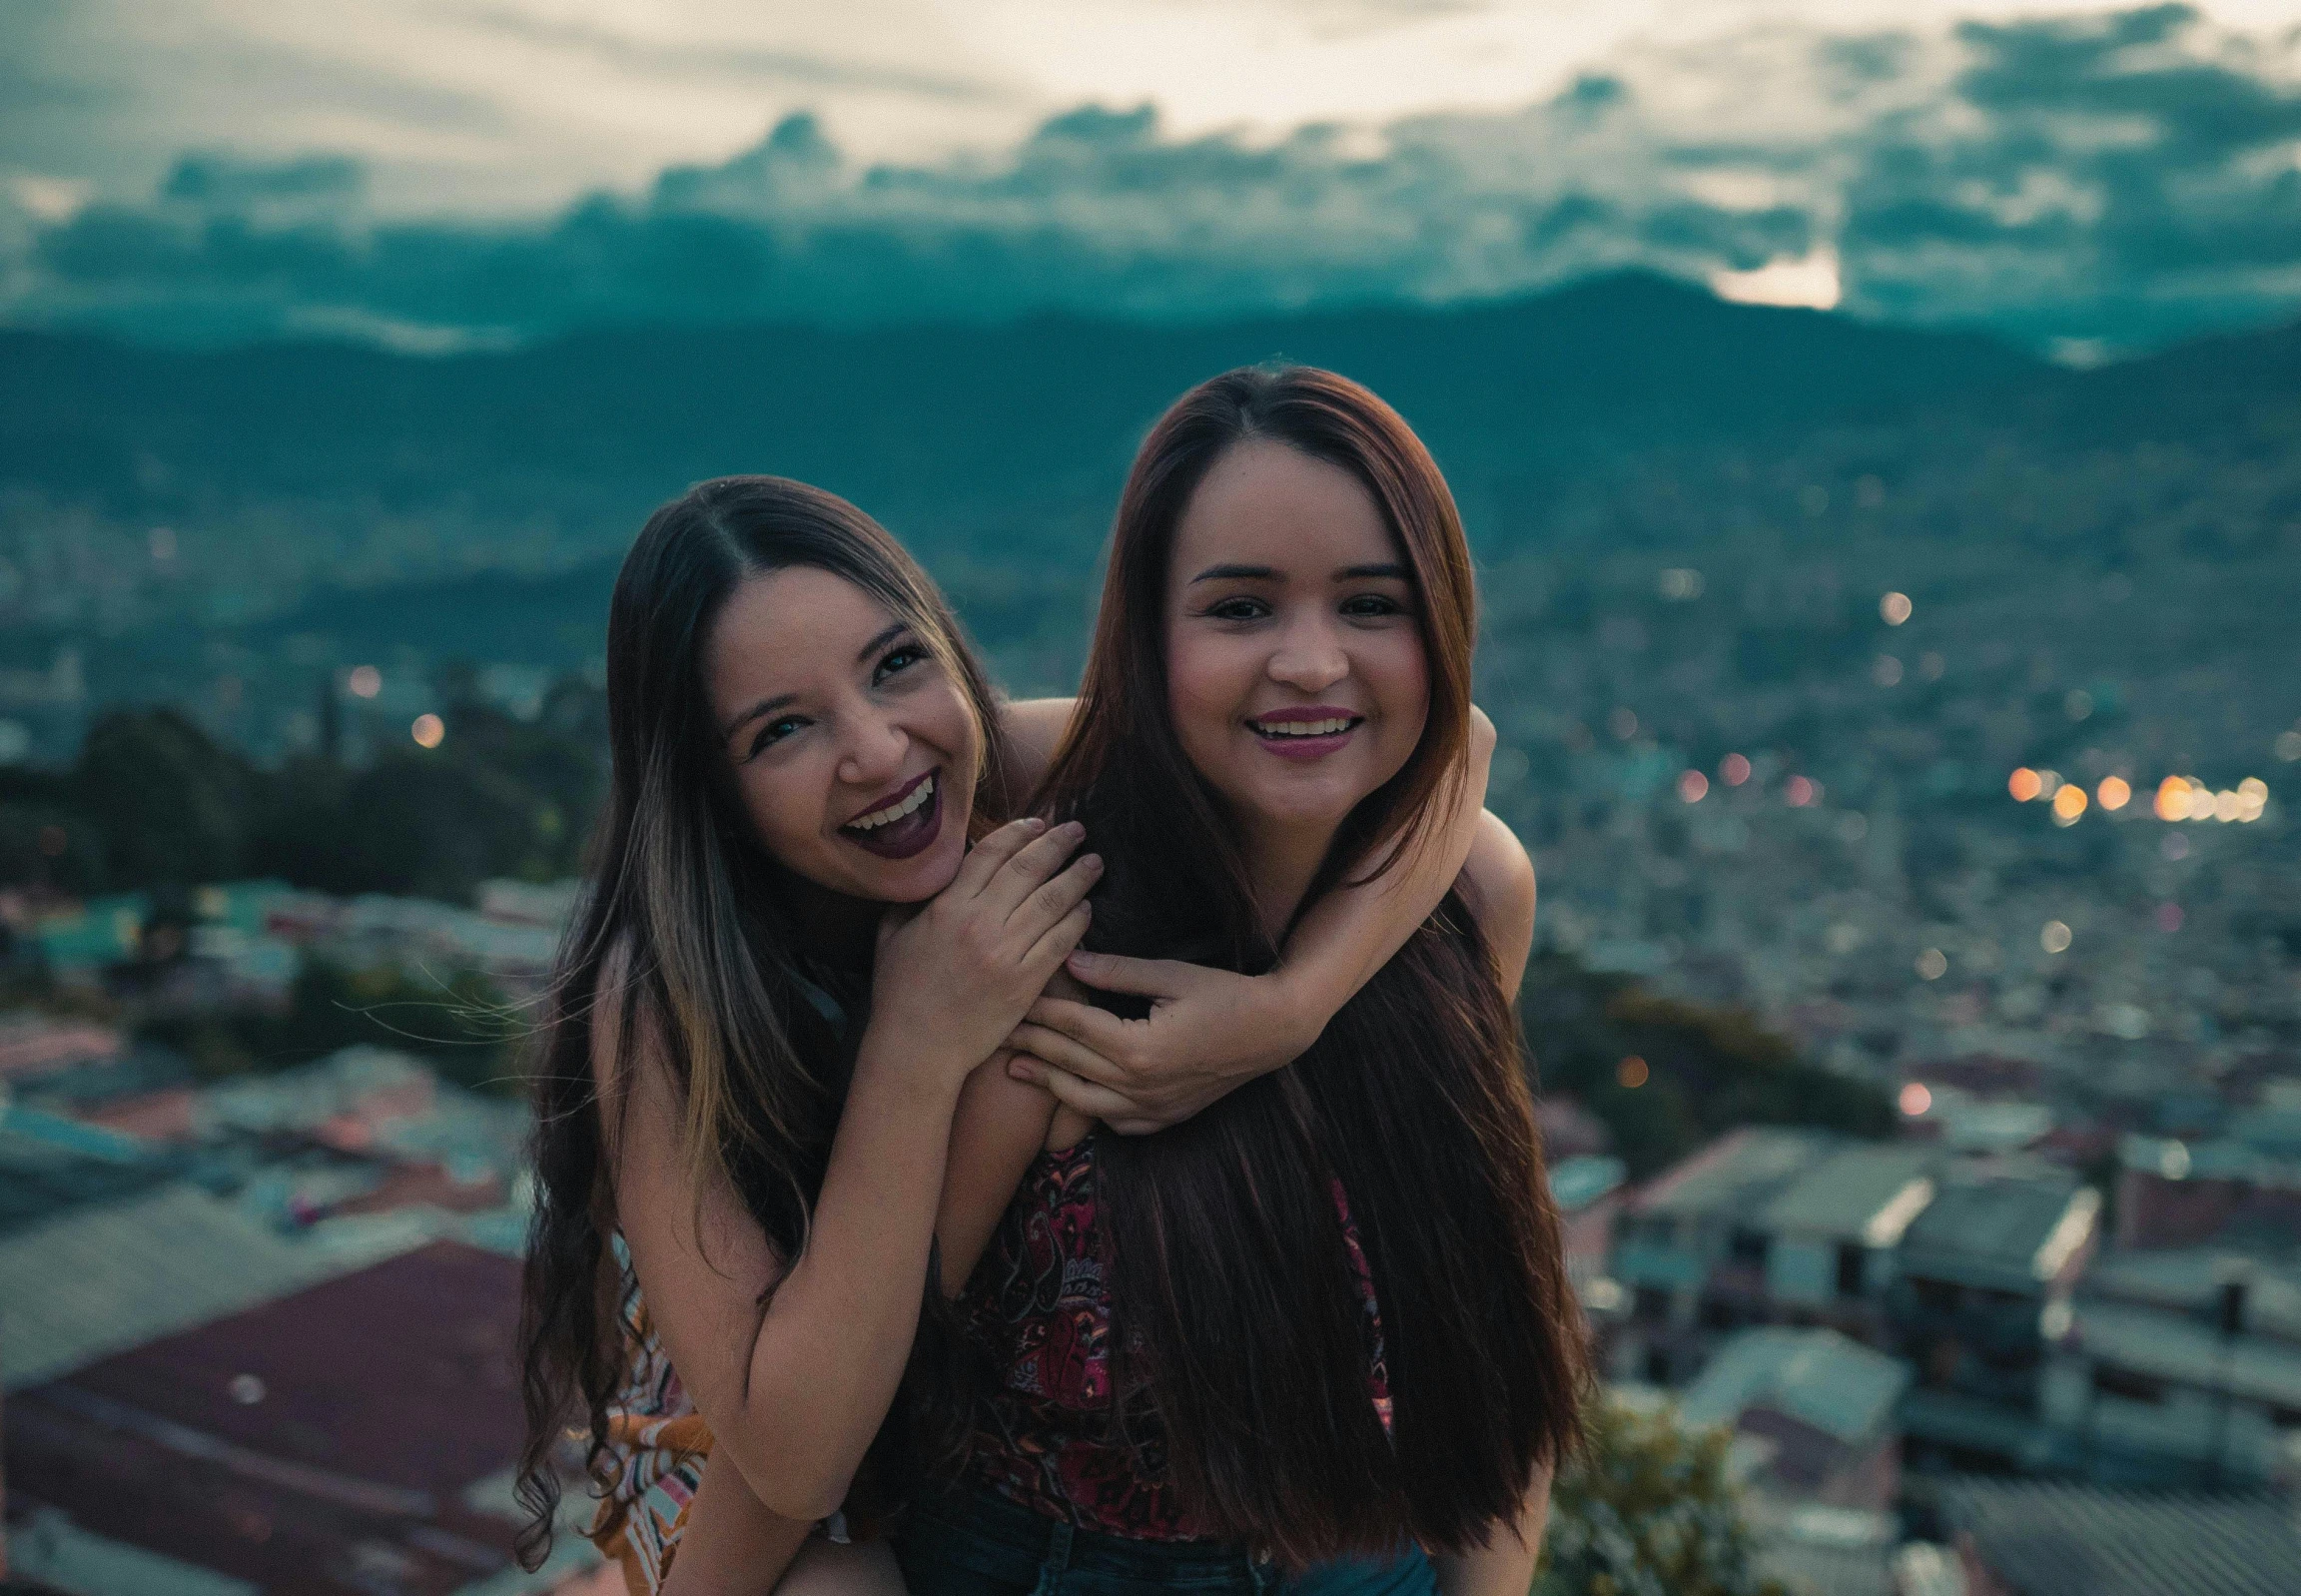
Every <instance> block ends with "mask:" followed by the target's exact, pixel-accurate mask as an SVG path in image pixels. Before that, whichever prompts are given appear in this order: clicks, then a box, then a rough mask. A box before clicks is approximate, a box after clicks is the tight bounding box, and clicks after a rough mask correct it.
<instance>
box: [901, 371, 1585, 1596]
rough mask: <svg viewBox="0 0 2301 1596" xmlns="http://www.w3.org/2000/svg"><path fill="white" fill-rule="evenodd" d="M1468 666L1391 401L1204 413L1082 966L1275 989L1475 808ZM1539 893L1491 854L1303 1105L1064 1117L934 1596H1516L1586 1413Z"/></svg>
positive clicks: (1073, 783) (1148, 634)
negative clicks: (1549, 1123) (1289, 967)
mask: <svg viewBox="0 0 2301 1596" xmlns="http://www.w3.org/2000/svg"><path fill="white" fill-rule="evenodd" d="M1475 632H1476V595H1475V588H1474V582H1473V578H1472V571H1471V565H1470V559H1469V553H1468V549H1467V546H1466V544H1465V542H1464V540H1463V536H1462V530H1461V524H1460V520H1459V518H1458V516H1457V514H1456V511H1455V508H1454V504H1453V500H1452V497H1451V495H1450V494H1449V493H1448V492H1447V490H1446V486H1445V482H1444V480H1443V478H1442V477H1441V476H1440V474H1439V472H1438V469H1437V466H1436V464H1435V463H1434V462H1433V461H1432V460H1431V458H1430V456H1429V454H1428V452H1427V451H1426V450H1425V449H1424V448H1423V447H1422V445H1421V443H1420V441H1419V440H1418V439H1416V438H1415V436H1414V434H1413V432H1412V431H1411V430H1410V429H1409V428H1408V427H1407V426H1406V424H1405V422H1404V421H1403V420H1401V419H1400V418H1399V417H1398V415H1397V414H1396V413H1395V412H1394V411H1392V410H1391V409H1390V408H1389V407H1388V406H1387V405H1385V404H1384V403H1382V401H1381V400H1380V399H1377V398H1375V397H1374V396H1373V395H1372V394H1370V393H1368V392H1367V391H1366V390H1365V389H1363V388H1360V387H1359V386H1357V385H1356V384H1354V383H1350V382H1348V381H1347V380H1345V379H1342V378H1339V377H1336V376H1334V375H1333V374H1331V373H1325V372H1319V371H1314V370H1309V369H1304V368H1288V369H1281V370H1263V369H1253V370H1244V371H1238V372H1232V373H1229V374H1227V375H1225V376H1223V377H1220V378H1216V379H1214V380H1213V381H1211V382H1209V383H1206V384H1203V385H1201V386H1200V387H1199V388H1197V389H1195V390H1193V391H1192V392H1191V393H1189V394H1187V395H1185V396H1184V397H1183V398H1182V399H1180V400H1178V401H1177V402H1176V403H1175V404H1174V406H1173V407H1172V408H1171V409H1169V410H1168V411H1167V413H1166V415H1165V416H1164V417H1163V418H1162V419H1161V420H1160V421H1159V422H1158V424H1157V426H1156V427H1155V428H1153V429H1152V431H1151V435H1150V437H1149V439H1148V440H1147V441H1146V442H1145V444H1144V445H1143V448H1142V451H1141V452H1140V454H1139V455H1138V456H1137V459H1136V463H1135V467H1134V471H1133V474H1132V476H1131V478H1130V480H1129V482H1128V485H1127V490H1126V494H1125V496H1124V498H1123V499H1122V501H1121V504H1120V508H1119V513H1118V518H1117V521H1116V526H1115V530H1114V532H1113V535H1112V547H1111V554H1110V568H1109V575H1108V577H1107V580H1106V583H1105V588H1104V597H1103V605H1102V610H1101V614H1100V617H1099V620H1098V624H1097V630H1096V635H1095V643H1094V648H1093V652H1092V654H1091V656H1090V659H1089V663H1088V667H1087V673H1086V679H1085V682H1084V684H1083V686H1082V688H1081V693H1080V697H1079V701H1078V706H1077V709H1076V711H1075V713H1074V715H1073V719H1072V723H1071V730H1070V734H1069V736H1068V738H1067V740H1066V741H1065V743H1064V745H1063V747H1062V749H1061V750H1060V752H1059V753H1058V754H1057V756H1056V759H1055V762H1054V765H1053V767H1052V769H1051V770H1050V772H1049V775H1048V778H1047V781H1046V784H1045V786H1044V787H1043V789H1042V792H1041V795H1040V796H1039V798H1037V799H1036V800H1035V801H1034V808H1035V809H1037V810H1039V811H1040V812H1042V813H1044V814H1046V815H1048V816H1049V817H1050V818H1053V819H1061V820H1078V821H1083V822H1084V823H1085V824H1086V825H1087V826H1088V827H1089V829H1090V831H1091V833H1092V834H1093V835H1094V837H1095V839H1096V844H1097V847H1098V848H1099V850H1101V851H1102V853H1103V854H1104V856H1105V857H1106V858H1107V859H1108V860H1109V861H1110V863H1109V867H1108V869H1107V871H1106V874H1105V876H1104V879H1103V881H1102V882H1101V883H1100V884H1099V885H1098V887H1097V888H1096V889H1095V892H1094V895H1093V897H1092V900H1091V901H1092V903H1093V905H1094V909H1095V916H1094V923H1093V925H1092V926H1091V928H1090V930H1089V933H1088V942H1089V945H1090V946H1093V947H1097V948H1100V949H1104V950H1106V951H1114V952H1122V953H1127V954H1132V955H1137V956H1150V957H1159V958H1180V959H1188V960H1192V961H1195V962H1198V963H1201V964H1207V965H1213V966H1218V967H1222V968H1227V969H1231V970H1235V971H1240V972H1246V973H1251V972H1254V971H1257V970H1264V969H1268V968H1269V967H1270V965H1271V963H1272V961H1273V959H1274V957H1275V955H1276V950H1277V949H1278V947H1279V946H1280V945H1281V943H1282V942H1283V940H1284V939H1285V937H1286V935H1287V933H1288V930H1289V928H1291V927H1293V926H1295V925H1297V924H1298V923H1299V922H1300V920H1301V917H1302V916H1303V915H1304V914H1306V913H1309V912H1311V911H1312V909H1313V908H1314V906H1316V905H1318V904H1319V903H1321V902H1323V901H1327V900H1328V899H1329V897H1330V895H1331V894H1332V893H1333V892H1334V891H1335V890H1336V889H1337V888H1340V887H1343V886H1344V885H1345V884H1346V883H1350V882H1353V881H1362V880H1364V879H1365V878H1366V877H1367V876H1368V875H1370V874H1378V873H1379V872H1380V871H1381V870H1382V869H1384V868H1386V866H1387V865H1388V864H1390V863H1392V862H1394V861H1395V859H1396V858H1397V857H1399V856H1398V854H1397V853H1396V852H1395V851H1394V847H1395V845H1396V844H1397V843H1398V841H1399V840H1400V839H1401V838H1410V837H1411V836H1412V835H1413V834H1414V832H1415V830H1416V828H1417V826H1418V825H1419V823H1420V821H1421V819H1422V817H1423V815H1424V814H1425V813H1426V812H1427V811H1429V810H1431V809H1432V808H1433V807H1434V806H1440V805H1443V804H1444V803H1446V802H1447V801H1448V799H1449V794H1450V788H1451V785H1452V783H1453V781H1454V779H1455V778H1454V771H1455V769H1456V756H1457V754H1458V753H1459V751H1460V750H1461V748H1462V747H1463V744H1464V740H1465V738H1466V736H1467V735H1468V733H1469V727H1470V724H1471V715H1472V710H1471V705H1470V655H1471V647H1472V642H1473V638H1474V636H1475ZM1533 888H1534V883H1533V871H1532V866H1531V865H1530V863H1528V861H1527V859H1526V856H1525V852H1524V850H1523V849H1522V848H1521V847H1520V846H1519V845H1518V843H1517V841H1516V839H1515V838H1513V837H1511V836H1510V834H1509V832H1508V831H1507V829H1506V828H1504V827H1502V826H1501V824H1500V823H1499V822H1495V821H1492V820H1491V817H1488V823H1487V826H1486V829H1485V830H1484V831H1482V833H1481V835H1480V838H1479V841H1478V844H1477V846H1476V848H1475V849H1474V852H1473V858H1472V863H1471V866H1470V868H1469V869H1468V870H1466V871H1465V873H1464V875H1463V877H1462V880H1461V883H1460V890H1459V891H1458V892H1457V893H1453V894H1449V896H1448V898H1447V900H1446V902H1445V903H1444V904H1443V905H1442V906H1441V908H1440V910H1439V912H1438V913H1437V914H1436V915H1435V916H1434V917H1433V918H1432V919H1431V920H1430V921H1429V922H1428V923H1426V924H1425V925H1424V926H1423V927H1422V928H1421V929H1420V930H1419V931H1417V932H1416V933H1415V935H1414V936H1413V937H1412V939H1411V940H1410V941H1409V942H1408V943H1407V945H1406V947H1405V948H1404V949H1403V950H1402V951H1401V952H1400V953H1399V954H1398V955H1397V956H1396V957H1395V958H1393V959H1392V960H1391V961H1390V962H1389V964H1387V965H1386V966H1385V967H1384V968H1383V969H1382V970H1381V971H1380V972H1378V973H1377V974H1376V975H1375V976H1374V977H1373V978H1372V979H1371V980H1369V981H1368V982H1367V984H1366V985H1365V987H1364V988H1363V989H1361V990H1360V991H1359V992H1358V994H1357V996H1355V997H1354V998H1352V999H1351V1000H1350V1001H1349V1002H1348V1003H1346V1004H1345V1005H1344V1006H1343V1007H1342V1009H1341V1010H1340V1012H1339V1013H1337V1014H1336V1015H1335V1017H1334V1018H1333V1020H1332V1021H1330V1022H1329V1023H1328V1025H1327V1026H1326V1028H1325V1030H1324V1032H1323V1033H1322V1035H1321V1036H1320V1038H1319V1040H1318V1042H1317V1043H1316V1044H1315V1045H1314V1046H1313V1047H1312V1048H1311V1049H1310V1050H1309V1051H1307V1052H1306V1053H1305V1054H1303V1055H1302V1056H1301V1057H1300V1058H1299V1059H1298V1060H1297V1061H1296V1062H1295V1063H1294V1064H1292V1065H1290V1066H1288V1067H1287V1068H1285V1069H1282V1070H1279V1071H1277V1072H1275V1073H1273V1074H1270V1075H1266V1076H1264V1077H1262V1078H1260V1079H1259V1080H1257V1081H1255V1082H1252V1083H1249V1084H1248V1085H1246V1086H1243V1087H1241V1088H1240V1089H1239V1090H1238V1091H1236V1092H1233V1093H1231V1094H1230V1095H1229V1096H1227V1097H1226V1098H1224V1099H1223V1100H1222V1101H1221V1102H1219V1103H1217V1104H1215V1105H1213V1106H1212V1107H1210V1108H1208V1109H1207V1110H1205V1111H1204V1112H1203V1113H1201V1114H1199V1115H1197V1116H1196V1117H1194V1118H1192V1119H1191V1120H1189V1121H1187V1122H1186V1123H1184V1124H1181V1125H1179V1126H1177V1127H1175V1128H1173V1129H1170V1130H1167V1131H1164V1132H1161V1133H1160V1134H1158V1135H1156V1136H1151V1137H1146V1138H1140V1139H1119V1138H1114V1137H1111V1136H1108V1135H1106V1134H1104V1133H1103V1132H1101V1131H1100V1130H1097V1129H1096V1128H1095V1127H1094V1126H1093V1125H1092V1124H1091V1123H1090V1122H1089V1121H1088V1120H1087V1119H1086V1118H1085V1117H1083V1116H1081V1115H1079V1114H1077V1113H1076V1112H1073V1111H1072V1110H1070V1109H1065V1110H1063V1111H1062V1112H1060V1113H1058V1114H1057V1115H1055V1116H1054V1117H1053V1123H1052V1124H1051V1125H1050V1126H1049V1127H1048V1129H1047V1130H1046V1132H1045V1135H1044V1146H1045V1149H1046V1151H1045V1153H1044V1154H1043V1155H1042V1156H1041V1158H1040V1159H1039V1160H1038V1162H1037V1163H1036V1164H1034V1165H1033V1166H1032V1168H1031V1171H1030V1174H1029V1176H1028V1178H1027V1179H1026V1181H1025V1184H1024V1189H1023V1191H1022V1192H1021V1193H1020V1194H1019V1195H1018V1197H1017V1198H1016V1200H1015V1202H1014V1204H1013V1205H1012V1206H1011V1207H1010V1209H1009V1211H1008V1213H1007V1216H1006V1218H1005V1219H1004V1220H1003V1221H1002V1224H1001V1228H1000V1230H999V1232H998V1234H997V1235H996V1236H995V1237H994V1238H993V1240H992V1242H991V1245H990V1250H989V1253H988V1255H987V1256H986V1257H985V1259H984V1262H983V1264H982V1265H981V1266H980V1268H979V1269H978V1270H977V1272H976V1273H975V1275H974V1276H973V1278H972V1279H971V1280H970V1281H969V1282H968V1283H967V1285H966V1287H965V1289H964V1291H963V1292H962V1293H961V1295H960V1297H959V1299H958V1303H957V1308H956V1313H955V1319H956V1325H955V1334H954V1336H953V1341H954V1343H955V1344H954V1345H952V1346H951V1347H950V1348H949V1349H948V1357H947V1359H946V1361H947V1365H948V1368H949V1373H948V1375H947V1377H946V1380H945V1390H944V1395H943V1400H942V1402H941V1415H942V1417H943V1418H944V1419H945V1420H946V1421H947V1429H946V1431H945V1436H944V1440H945V1446H946V1450H947V1455H949V1456H951V1457H953V1458H954V1459H955V1460H956V1463H957V1474H958V1483H957V1484H956V1485H955V1486H954V1487H952V1488H950V1489H948V1490H946V1491H944V1492H942V1493H940V1494H934V1495H930V1496H928V1497H926V1498H925V1499H923V1500H921V1501H919V1502H916V1503H915V1504H914V1505H913V1507H912V1509H911V1513H910V1521H909V1523H908V1525H907V1527H906V1528H905V1529H904V1530H903V1532H902V1534H901V1536H900V1538H899V1540H898V1543H897V1555H898V1558H899V1560H900V1561H901V1563H902V1566H903V1570H904V1575H905V1578H906V1581H907V1583H908V1584H909V1587H910V1589H911V1591H912V1592H913V1596H1023V1593H1024V1592H1026V1591H1029V1590H1033V1589H1036V1590H1039V1591H1042V1592H1046V1591H1053V1590H1055V1589H1057V1588H1058V1587H1061V1586H1063V1585H1065V1584H1066V1583H1069V1584H1074V1585H1076V1586H1077V1587H1078V1588H1081V1589H1092V1590H1094V1591H1096V1592H1098V1593H1126V1592H1133V1591H1136V1590H1138V1589H1140V1590H1145V1591H1148V1590H1150V1589H1152V1588H1165V1587H1171V1586H1176V1585H1189V1586H1192V1587H1193V1588H1205V1589H1217V1590H1219V1589H1227V1588H1235V1589H1239V1590H1259V1589H1261V1588H1262V1587H1264V1586H1265V1585H1267V1584H1268V1583H1270V1582H1271V1581H1272V1580H1273V1579H1275V1578H1279V1577H1283V1576H1295V1577H1298V1578H1301V1579H1303V1580H1304V1581H1305V1582H1306V1583H1307V1584H1309V1585H1311V1586H1313V1587H1317V1588H1321V1589H1325V1590H1328V1591H1332V1590H1335V1589H1349V1590H1353V1591H1360V1590H1370V1589H1381V1590H1395V1591H1411V1590H1415V1589H1417V1588H1421V1589H1428V1588H1430V1587H1432V1586H1433V1585H1435V1586H1436V1587H1437V1588H1438V1589H1441V1590H1444V1591H1445V1592H1447V1593H1448V1596H1523V1592H1524V1590H1525V1588H1526V1586H1527V1583H1528V1581H1529V1580H1530V1578H1531V1576H1532V1572H1533V1566H1534V1561H1535V1557H1536V1553H1537V1551H1538V1548H1539V1544H1540V1529H1541V1524H1542V1519H1543V1514H1544V1509H1545V1505H1546V1502H1547V1490H1548V1479H1549V1474H1550V1470H1551V1469H1552V1467H1553V1466H1554V1464H1555V1463H1556V1462H1557V1460H1558V1459H1559V1457H1560V1456H1561V1455H1562V1454H1563V1453H1564V1452H1565V1451H1566V1450H1567V1449H1568V1448H1570V1447H1571V1446H1572V1445H1573V1444H1574V1442H1575V1438H1576V1435H1577V1432H1578V1431H1577V1409H1578V1404H1579V1402H1580V1399H1581V1396H1582V1392H1583V1388H1584V1382H1585V1378H1586V1375H1585V1365H1584V1358H1583V1348H1582V1340H1581V1333H1580V1319H1579V1314H1578V1311H1577V1309H1576V1307H1575V1304H1574V1302H1573V1299H1572V1297H1571V1295H1570V1293H1569V1291H1568V1287H1567V1284H1566V1276H1565V1271H1564V1267H1563V1262H1562V1256H1561V1248H1560V1241H1559V1236H1558V1226H1557V1218H1556V1214H1555V1212H1554V1210H1553V1209H1552V1207H1551V1205H1550V1202H1549V1198H1548V1195H1547V1190H1546V1186H1545V1181H1544V1177H1543V1170H1542V1159H1541V1150H1540V1143H1539V1138H1538V1135H1537V1132H1536V1130H1535V1125H1534V1120H1533V1114H1532V1105H1531V1102H1530V1099H1529V1096H1528V1089H1527V1084H1526V1078H1525V1073H1524V1065H1523V1060H1522V1057H1521V1054H1520V1049H1519V1044H1518V1038H1517V1032H1516V1026H1515V1023H1514V1021H1513V1019H1512V1016H1511V1011H1510V999H1511V997H1512V996H1513V995H1514V994H1515V992H1516V989H1517V985H1518V980H1519V976H1520V974H1521V973H1522V970H1523V967H1524V963H1525V958H1526V953H1527V949H1528V947H1529V945H1530V941H1531V937H1532V928H1533V896H1534V893H1533ZM1033 1022H1034V1023H1032V1024H1030V1025H1026V1026H1025V1027H1024V1028H1023V1029H1022V1030H1021V1031H1019V1032H1018V1033H1017V1036H1016V1043H1017V1046H1018V1047H1019V1048H1020V1049H1022V1050H1023V1051H1024V1052H1025V1053H1028V1054H1031V1055H1034V1056H1036V1057H1037V1058H1039V1059H1042V1060H1045V1061H1048V1062H1051V1063H1053V1064H1057V1065H1062V1064H1064V1063H1066V1062H1067V1061H1069V1060H1072V1059H1074V1058H1075V1057H1076V1056H1077V1053H1078V1049H1079V1046H1080V1044H1081V1043H1082V1042H1083V1041H1085V1042H1092V1041H1093V1040H1094V1039H1095V1038H1096V1037H1098V1036H1099V1035H1101V1034H1103V1032H1104V1031H1105V1030H1106V1029H1107V1028H1108V1027H1109V1026H1111V1025H1114V1024H1117V1023H1118V1022H1116V1021H1114V1020H1113V1019H1112V1018H1111V1017H1110V1016H1108V1015H1103V1014H1099V1013H1097V1012H1096V1011H1094V1010H1092V1009H1090V1008H1087V1007H1086V1006H1084V1005H1081V1004H1079V1003H1077V1002H1074V1001H1065V1000H1062V999H1048V1000H1043V1001H1042V1002H1041V1003H1040V1004H1039V1005H1037V1006H1036V1007H1035V1009H1034V1016H1033ZM1042 1119H1044V1116H1042ZM1038 1123H1039V1122H1037V1121H1033V1120H1032V1119H1031V1118H1030V1117H1029V1116H1028V1115H1027V1114H1025V1113H1023V1112H1021V1111H1020V1109H1019V1110H1018V1112H1016V1113H1015V1114H1014V1115H1013V1116H1012V1119H1011V1120H1010V1122H1009V1129H1010V1133H1011V1134H1013V1135H1016V1136H1018V1137H1024V1136H1029V1135H1030V1134H1031V1133H1033V1132H1035V1131H1036V1130H1037V1127H1038ZM991 1162H994V1163H996V1162H997V1161H996V1160H993V1161H991ZM1425 1553H1427V1554H1428V1555H1427V1556H1425ZM1314 1565H1323V1566H1321V1567H1314ZM1306 1571H1307V1572H1306Z"/></svg>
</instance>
